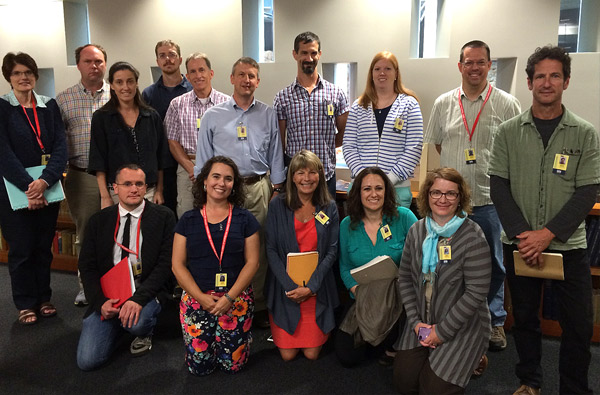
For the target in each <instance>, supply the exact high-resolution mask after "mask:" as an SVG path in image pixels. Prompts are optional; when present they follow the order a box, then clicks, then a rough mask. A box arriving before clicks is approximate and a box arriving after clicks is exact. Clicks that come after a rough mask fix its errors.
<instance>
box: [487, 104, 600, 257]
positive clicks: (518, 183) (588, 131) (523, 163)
mask: <svg viewBox="0 0 600 395" xmlns="http://www.w3.org/2000/svg"><path fill="white" fill-rule="evenodd" d="M563 111H564V113H563V117H562V119H561V121H560V123H559V125H558V126H557V128H556V129H555V130H554V133H553V134H552V137H551V138H550V141H549V142H548V147H546V149H544V144H543V143H542V138H541V136H540V134H539V132H538V131H537V129H536V127H535V124H534V122H533V116H532V114H531V109H529V110H527V111H526V112H524V113H522V114H521V115H519V116H517V117H515V118H513V119H511V120H509V121H506V122H504V123H502V124H501V125H500V126H499V128H498V134H497V136H496V139H495V141H494V146H493V149H492V157H491V161H490V167H489V174H490V175H491V176H492V175H493V176H499V177H502V178H505V179H508V180H510V189H511V193H512V196H513V198H514V199H515V202H516V203H517V205H518V206H519V208H520V209H521V213H522V214H523V216H524V217H525V220H526V221H527V222H528V223H529V226H530V227H531V229H532V230H539V229H542V228H544V226H545V225H546V224H547V223H548V222H549V221H550V220H551V219H552V218H554V216H556V215H557V214H558V212H559V211H560V209H561V208H562V207H563V206H564V205H565V204H566V203H567V201H568V200H569V199H570V198H571V196H572V195H573V193H574V192H575V189H576V188H579V187H581V186H584V185H592V184H598V183H600V146H599V143H598V133H597V132H596V130H594V127H593V126H592V125H591V124H590V123H589V122H587V121H585V120H583V119H581V118H579V117H578V116H576V115H575V114H573V113H572V112H570V111H569V110H567V109H566V108H565V107H564V106H563ZM556 154H562V155H568V157H569V159H568V162H567V170H566V172H565V174H563V175H559V174H555V173H553V172H552V169H553V165H554V158H555V156H556ZM502 242H504V243H509V244H516V243H517V239H513V240H508V238H507V237H506V234H505V233H504V232H502ZM548 248H549V249H552V250H562V251H565V250H571V249H575V248H586V235H585V225H584V222H582V223H581V224H580V225H579V227H578V228H577V230H576V231H575V232H574V233H573V235H572V236H571V237H570V238H569V240H567V242H566V243H563V242H560V241H559V240H557V239H554V240H552V242H551V243H550V246H549V247H548Z"/></svg>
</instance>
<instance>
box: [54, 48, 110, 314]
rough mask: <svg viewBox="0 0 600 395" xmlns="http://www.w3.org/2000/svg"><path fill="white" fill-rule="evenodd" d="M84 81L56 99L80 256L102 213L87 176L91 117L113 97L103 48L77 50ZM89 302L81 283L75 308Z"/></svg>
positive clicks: (93, 179)
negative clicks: (64, 139)
mask: <svg viewBox="0 0 600 395" xmlns="http://www.w3.org/2000/svg"><path fill="white" fill-rule="evenodd" d="M75 60H76V62H77V69H78V70H79V73H80V74H81V80H80V81H79V82H78V83H77V84H75V85H73V86H72V87H70V88H67V89H66V90H64V91H62V92H60V93H59V94H58V95H57V96H56V102H57V103H58V106H59V107H60V112H61V114H62V118H63V121H64V123H65V130H66V133H67V148H68V151H69V169H68V171H67V177H66V179H65V195H66V197H67V202H68V203H69V210H70V211H71V217H73V221H75V227H76V232H77V242H76V243H75V247H76V249H77V255H79V251H80V249H81V244H82V243H83V235H84V232H85V225H86V224H87V222H88V219H89V218H90V217H91V216H92V214H94V213H95V212H97V211H99V210H100V193H99V192H98V183H97V182H96V177H95V176H93V175H91V174H88V173H87V166H88V161H89V151H90V127H91V122H92V114H93V113H94V111H96V110H97V109H99V108H100V107H102V106H103V105H104V104H106V102H107V101H108V99H109V98H110V87H109V85H108V83H107V82H106V81H104V73H105V72H106V51H105V50H104V48H102V47H101V46H100V45H97V44H87V45H84V46H82V47H79V48H77V49H76V50H75ZM87 304H88V303H87V300H86V298H85V294H84V292H83V286H82V284H81V282H79V293H78V294H77V297H76V298H75V305H77V306H85V305H87Z"/></svg>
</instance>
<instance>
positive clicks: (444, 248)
mask: <svg viewBox="0 0 600 395" xmlns="http://www.w3.org/2000/svg"><path fill="white" fill-rule="evenodd" d="M438 254H439V256H440V261H441V262H442V263H449V262H450V261H451V260H452V247H451V246H449V245H441V246H440V247H439V250H438Z"/></svg>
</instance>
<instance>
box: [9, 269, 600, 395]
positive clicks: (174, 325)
mask: <svg viewBox="0 0 600 395" xmlns="http://www.w3.org/2000/svg"><path fill="white" fill-rule="evenodd" d="M52 287H53V290H54V295H53V298H52V301H53V302H54V303H55V305H56V306H57V308H58V310H59V313H58V316H56V317H54V318H47V319H40V321H39V322H38V324H37V325H33V326H29V327H23V326H21V325H19V324H17V323H16V317H17V311H16V309H15V308H14V305H13V303H12V298H11V293H10V278H9V275H8V269H7V267H6V265H4V264H0V333H1V334H2V335H1V336H0V350H1V354H0V393H2V394H37V393H40V394H41V393H43V394H67V393H73V394H104V393H107V394H108V393H112V394H114V393H118V394H121V393H123V394H124V393H128V394H139V393H144V394H154V393H164V394H187V393H202V394H232V393H252V394H255V393H277V394H393V393H395V391H394V388H393V385H392V372H391V370H389V369H386V368H384V367H381V366H379V365H378V364H377V361H376V360H375V359H373V360H368V361H365V362H364V363H363V364H362V365H361V366H359V367H357V368H354V369H345V368H343V367H342V366H341V365H340V364H339V363H338V362H337V360H336V357H335V354H334V353H333V351H332V349H331V346H330V343H328V344H327V345H326V347H325V349H324V351H323V353H322V356H321V357H320V358H319V360H317V361H315V362H310V361H308V360H306V359H305V358H303V357H300V358H297V359H296V360H294V361H292V362H288V363H284V362H283V361H282V360H281V359H280V357H279V354H278V352H277V350H276V349H275V347H274V346H273V344H272V343H269V342H267V341H266V338H267V337H268V335H269V333H268V331H265V330H256V331H254V343H253V344H252V353H251V357H250V361H249V363H248V365H247V366H246V368H245V369H244V370H243V371H242V372H240V373H238V374H235V375H228V374H224V373H222V372H219V371H218V372H215V373H213V374H212V375H209V376H206V377H195V376H192V375H191V374H189V373H188V372H187V369H186V367H185V365H184V363H183V343H182V340H181V333H180V328H179V319H178V316H177V310H176V307H175V304H174V303H172V304H169V305H168V306H166V308H165V309H164V310H163V313H162V315H161V322H160V323H159V326H158V328H157V331H156V334H155V336H154V346H153V349H152V351H151V352H150V354H148V355H146V356H143V357H139V358H132V357H131V355H130V354H129V351H128V349H129V343H130V340H131V338H130V337H128V336H125V337H124V338H123V342H122V344H121V346H120V347H119V349H118V350H117V351H116V353H115V354H114V356H113V358H112V359H111V360H110V362H109V363H108V364H107V365H106V366H104V367H103V368H102V369H100V370H97V371H94V372H82V371H80V370H79V369H78V368H77V365H76V363H75V352H76V348H77V342H78V339H79V333H80V330H81V320H82V317H83V313H84V311H85V308H78V307H75V306H74V305H73V298H74V297H75V294H76V291H77V278H76V276H75V275H74V274H68V273H60V272H53V273H52ZM508 344H509V346H508V348H507V349H506V350H505V351H503V352H498V353H489V354H488V356H489V358H490V366H489V368H488V370H487V371H486V372H485V374H484V375H483V377H481V378H480V379H477V380H472V381H471V382H470V383H469V386H468V387H467V394H511V393H512V392H513V391H514V390H515V389H516V388H517V387H518V380H517V379H516V377H515V376H514V374H513V370H514V363H515V361H516V359H517V355H516V351H515V349H514V343H513V340H512V338H511V337H510V335H509V339H508ZM558 347H559V342H558V341H557V340H556V339H545V340H544V361H543V366H544V372H545V385H544V387H543V393H544V394H555V393H558V377H557V376H558V365H557V357H558ZM592 353H593V357H592V366H591V367H590V385H591V387H592V389H594V390H595V391H596V392H600V348H599V347H598V345H594V346H593V347H592Z"/></svg>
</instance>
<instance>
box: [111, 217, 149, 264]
mask: <svg viewBox="0 0 600 395" xmlns="http://www.w3.org/2000/svg"><path fill="white" fill-rule="evenodd" d="M143 213H144V212H143V211H142V214H143ZM130 215H131V214H130ZM120 225H121V214H120V213H119V210H118V209H117V226H115V243H117V245H118V246H119V247H121V248H122V249H124V250H125V251H127V252H128V253H130V254H135V257H136V258H139V256H138V255H139V252H140V229H141V226H142V215H141V214H140V218H139V219H138V226H137V235H136V238H135V251H132V250H130V249H129V248H128V247H129V246H127V247H125V246H124V245H123V244H121V243H119V242H118V241H117V232H118V231H119V226H120ZM123 231H125V230H124V229H123Z"/></svg>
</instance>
